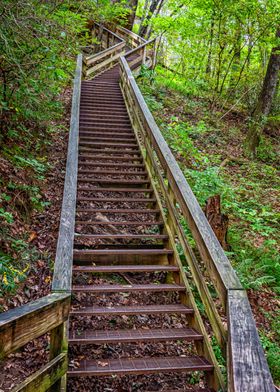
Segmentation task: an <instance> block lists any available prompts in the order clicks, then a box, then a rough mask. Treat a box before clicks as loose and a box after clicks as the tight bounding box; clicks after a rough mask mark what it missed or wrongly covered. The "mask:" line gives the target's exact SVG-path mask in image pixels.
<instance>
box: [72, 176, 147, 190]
mask: <svg viewBox="0 0 280 392" xmlns="http://www.w3.org/2000/svg"><path fill="white" fill-rule="evenodd" d="M83 182H87V183H98V184H107V185H115V186H116V189H118V186H124V185H126V186H129V185H131V186H134V185H135V186H136V185H148V184H150V180H135V179H133V180H127V179H126V178H120V179H111V178H107V179H104V178H88V177H78V183H83Z"/></svg>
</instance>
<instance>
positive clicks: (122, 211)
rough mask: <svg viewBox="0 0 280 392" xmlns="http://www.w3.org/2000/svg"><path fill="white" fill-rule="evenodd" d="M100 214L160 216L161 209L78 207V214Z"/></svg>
mask: <svg viewBox="0 0 280 392" xmlns="http://www.w3.org/2000/svg"><path fill="white" fill-rule="evenodd" d="M98 212H102V213H106V214H131V213H133V214H159V213H160V210H159V209H152V208H145V209H143V210H141V209H134V208H82V207H78V208H77V209H76V213H78V214H79V213H93V214H96V213H98Z"/></svg>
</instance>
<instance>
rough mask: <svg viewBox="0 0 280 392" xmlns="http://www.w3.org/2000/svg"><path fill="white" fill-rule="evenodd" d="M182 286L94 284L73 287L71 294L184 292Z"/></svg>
mask: <svg viewBox="0 0 280 392" xmlns="http://www.w3.org/2000/svg"><path fill="white" fill-rule="evenodd" d="M185 290H186V288H185V286H184V285H179V284H154V283H150V284H131V285H129V284H126V285H122V284H98V285H97V284H96V285H73V286H72V291H73V292H92V293H97V292H98V293H106V292H107V293H109V292H113V293H120V292H121V293H122V292H137V291H185Z"/></svg>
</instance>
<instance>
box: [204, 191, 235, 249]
mask: <svg viewBox="0 0 280 392" xmlns="http://www.w3.org/2000/svg"><path fill="white" fill-rule="evenodd" d="M205 215H206V218H207V220H208V222H209V223H210V226H211V227H212V229H213V231H214V233H215V234H216V237H217V238H218V240H219V242H220V244H221V246H222V247H223V249H225V250H228V249H229V245H228V243H227V230H228V221H229V220H228V216H227V215H225V214H222V213H221V197H220V195H215V196H211V197H209V198H208V199H207V201H206V208H205Z"/></svg>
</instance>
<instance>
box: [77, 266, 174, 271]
mask: <svg viewBox="0 0 280 392" xmlns="http://www.w3.org/2000/svg"><path fill="white" fill-rule="evenodd" d="M161 271H163V272H178V271H179V268H178V267H176V266H175V265H161V264H159V265H141V264H140V265H94V266H93V265H81V266H80V265H74V266H73V272H77V273H119V272H147V273H149V272H161Z"/></svg>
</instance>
